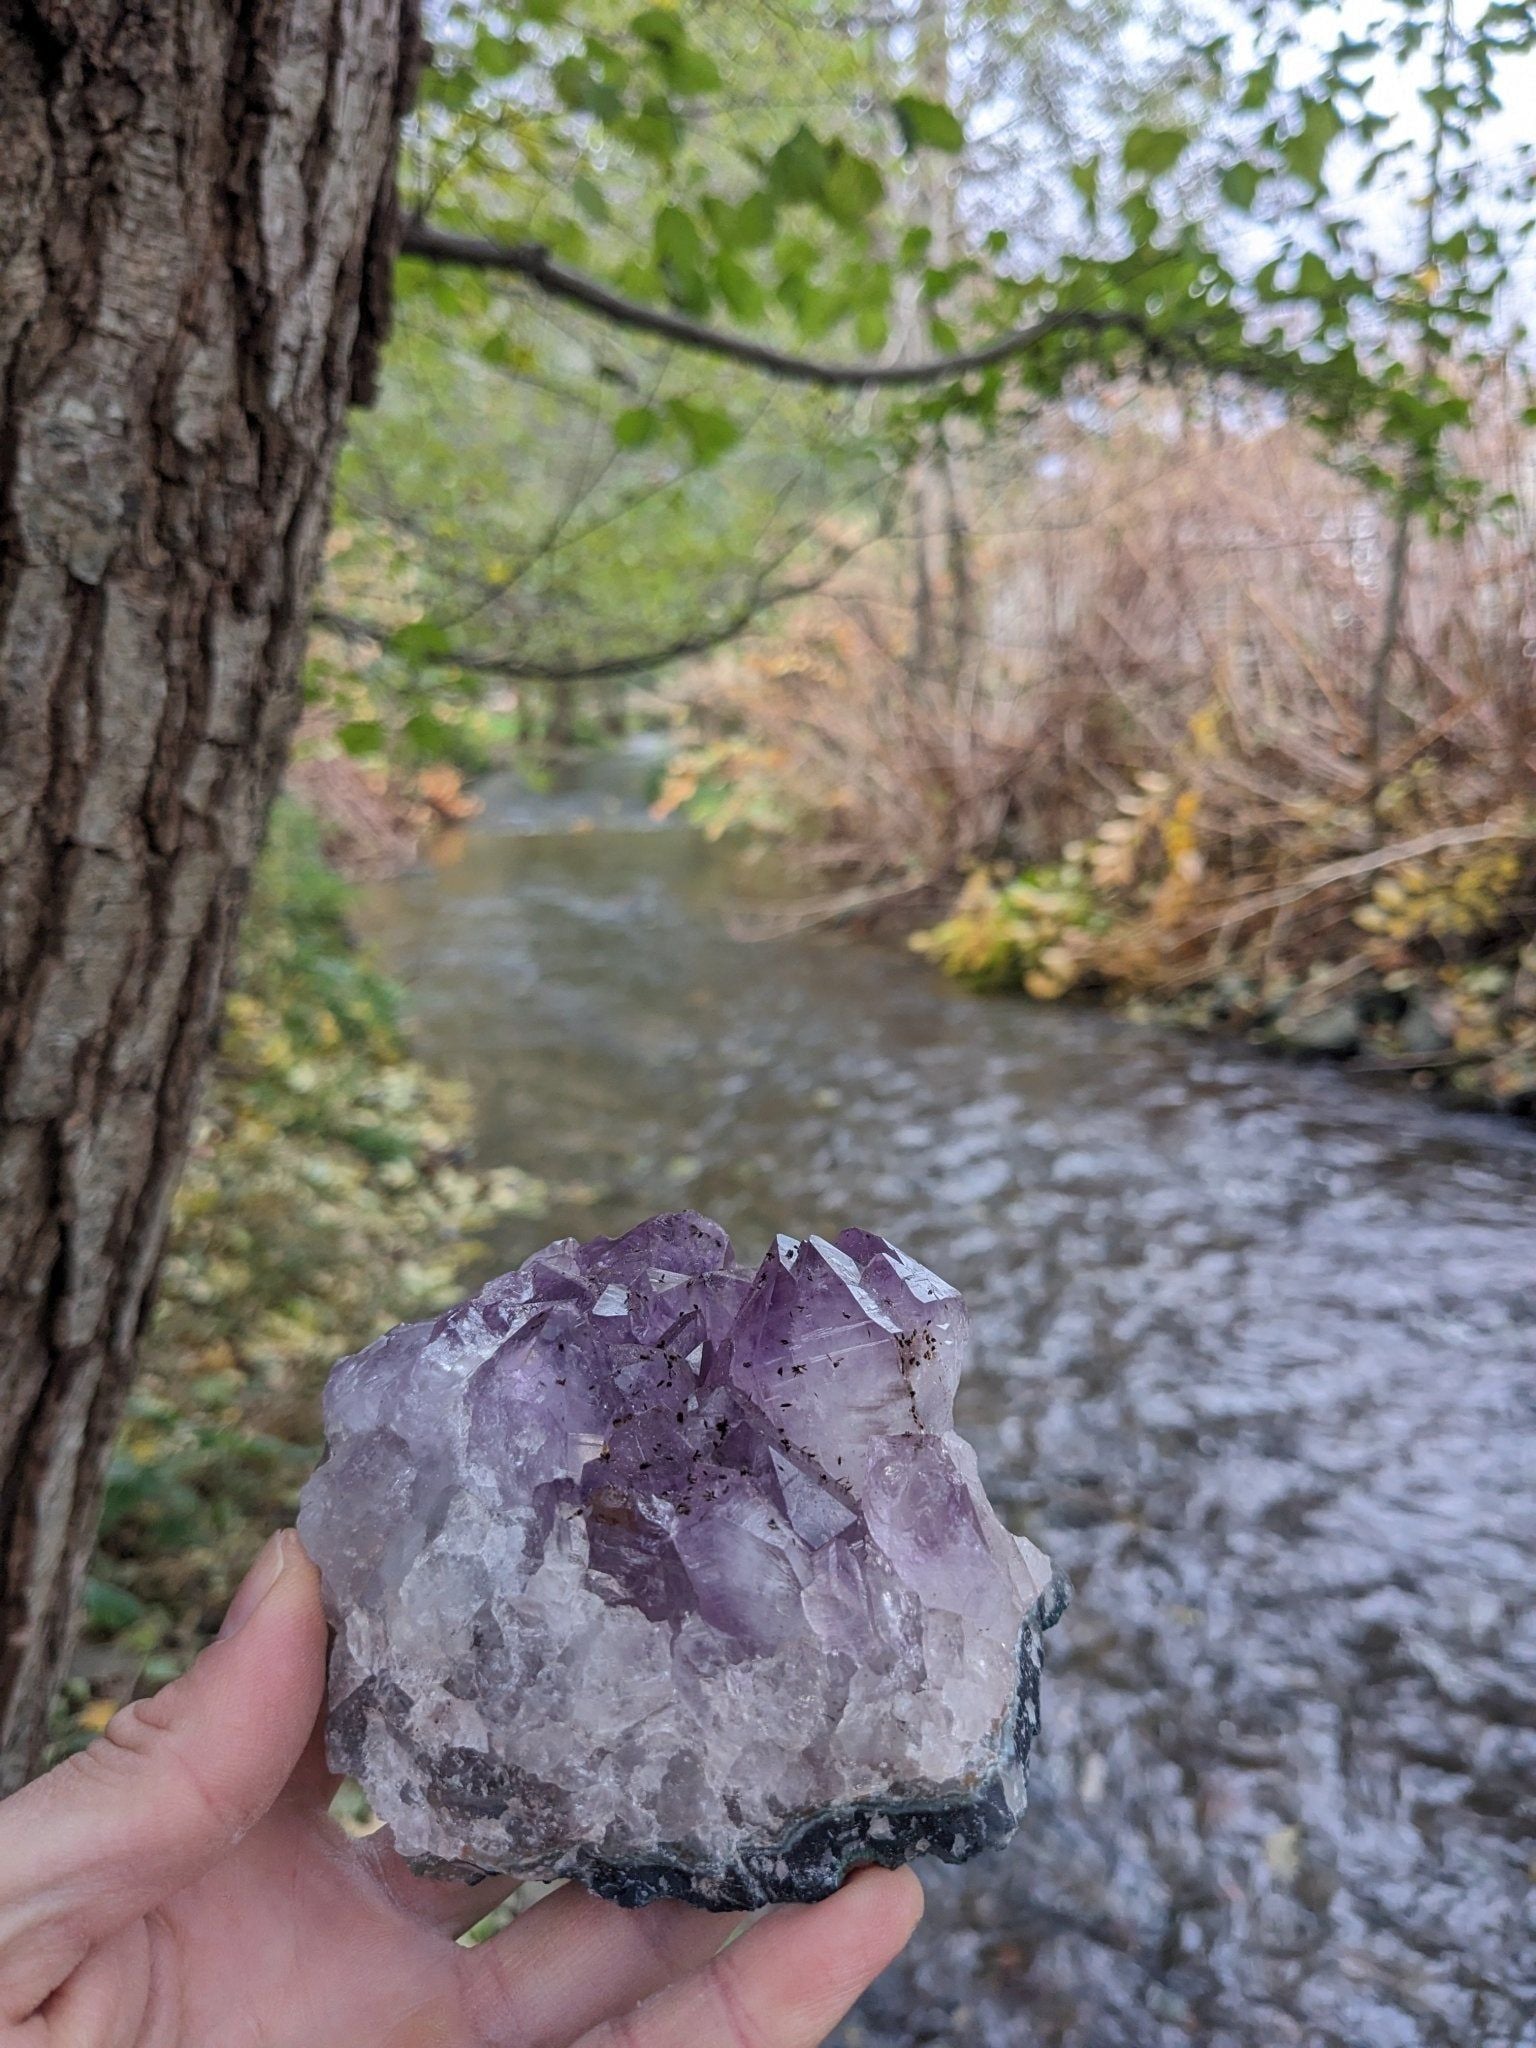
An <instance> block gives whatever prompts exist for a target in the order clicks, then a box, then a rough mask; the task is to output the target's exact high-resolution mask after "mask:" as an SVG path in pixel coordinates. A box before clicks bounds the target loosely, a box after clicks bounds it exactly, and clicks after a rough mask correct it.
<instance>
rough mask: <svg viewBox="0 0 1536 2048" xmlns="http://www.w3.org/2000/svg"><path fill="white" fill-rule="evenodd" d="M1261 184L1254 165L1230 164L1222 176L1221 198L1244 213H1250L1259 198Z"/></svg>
mask: <svg viewBox="0 0 1536 2048" xmlns="http://www.w3.org/2000/svg"><path fill="white" fill-rule="evenodd" d="M1259 182H1260V180H1259V173H1258V171H1257V169H1256V168H1255V167H1254V166H1253V165H1252V164H1230V165H1229V166H1228V167H1227V169H1226V170H1224V171H1223V172H1222V174H1221V196H1222V198H1223V199H1225V200H1227V201H1228V202H1229V203H1230V204H1231V205H1233V206H1236V207H1240V208H1241V209H1242V211H1243V212H1244V213H1250V212H1252V210H1253V202H1254V200H1255V199H1256V198H1257V197H1258V192H1259Z"/></svg>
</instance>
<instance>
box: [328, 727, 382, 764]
mask: <svg viewBox="0 0 1536 2048" xmlns="http://www.w3.org/2000/svg"><path fill="white" fill-rule="evenodd" d="M336 737H337V739H339V740H340V741H341V744H342V746H343V747H344V748H345V750H346V751H347V753H349V754H352V755H354V756H356V757H357V758H359V759H360V758H361V757H362V756H363V755H365V754H381V753H383V751H384V728H383V726H382V725H380V723H379V721H378V720H377V719H376V718H349V719H348V720H347V722H346V724H345V725H338V726H337V728H336Z"/></svg>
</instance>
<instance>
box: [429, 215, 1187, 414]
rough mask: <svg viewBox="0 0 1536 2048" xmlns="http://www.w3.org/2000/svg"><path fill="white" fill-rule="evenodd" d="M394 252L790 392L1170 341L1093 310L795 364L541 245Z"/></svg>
mask: <svg viewBox="0 0 1536 2048" xmlns="http://www.w3.org/2000/svg"><path fill="white" fill-rule="evenodd" d="M400 247H401V252H402V254H404V255H407V256H422V257H425V258H427V260H428V261H430V262H433V263H458V264H463V265H465V266H466V267H468V268H469V269H472V270H498V271H505V272H509V273H510V274H511V275H513V276H515V277H523V278H526V279H527V280H528V282H529V283H530V284H533V285H536V286H537V287H538V289H539V290H540V291H542V292H546V293H548V294H549V296H550V297H552V298H557V299H568V300H569V301H570V302H571V303H572V304H574V305H578V306H584V307H585V308H586V309H587V311H588V312H591V313H597V314H600V315H601V316H602V317H603V318H604V319H605V320H608V321H610V322H612V323H613V325H615V326H618V327H633V328H637V329H638V330H639V331H640V332H642V333H645V334H655V335H659V336H660V337H661V338H662V339H663V340H665V341H673V342H677V343H679V344H680V345H681V346H682V347H684V348H691V349H696V350H699V351H701V352H702V353H704V354H706V355H715V356H725V357H727V358H729V359H730V360H731V361H732V362H738V363H749V364H751V366H752V367H753V368H754V369H757V370H761V371H763V373H764V374H765V375H767V376H769V377H783V378H786V379H788V380H790V381H791V382H794V383H798V384H819V385H823V386H825V387H827V388H829V389H840V390H866V389H870V388H873V387H875V386H880V385H896V386H900V385H914V384H941V383H946V382H949V381H952V380H953V379H955V378H957V377H964V376H968V375H969V374H970V373H971V372H973V371H975V370H988V369H991V368H992V367H993V366H994V365H996V364H998V363H1005V362H1008V361H1009V360H1010V359H1011V358H1012V357H1014V356H1019V355H1024V354H1026V353H1027V352H1028V351H1029V350H1030V349H1032V348H1035V347H1037V346H1038V345H1039V344H1040V343H1041V342H1042V341H1048V340H1049V339H1050V338H1051V336H1052V335H1056V334H1070V333H1078V334H1117V333H1118V334H1126V335H1130V336H1133V337H1134V338H1136V339H1137V340H1139V341H1140V342H1141V344H1142V345H1143V347H1144V348H1146V349H1147V350H1148V352H1149V353H1153V354H1157V353H1164V352H1166V351H1167V350H1168V347H1169V342H1170V337H1169V336H1167V335H1166V334H1158V333H1156V332H1154V330H1153V329H1152V327H1151V326H1150V325H1149V323H1148V322H1147V321H1146V320H1144V319H1143V318H1141V316H1140V315H1138V314H1136V313H1132V312H1128V311H1109V310H1106V309H1103V308H1099V307H1093V306H1063V307H1061V308H1059V309H1058V310H1057V311H1056V312H1053V313H1046V314H1044V315H1043V316H1042V317H1041V318H1040V319H1039V320H1035V321H1032V322H1031V323H1030V325H1029V326H1027V327H1016V328H1014V329H1012V330H1011V331H1010V332H1009V333H1007V334H1002V335H999V336H998V338H997V339H996V340H995V341H989V342H986V343H984V344H983V346H982V347H980V348H974V349H966V350H962V351H961V352H959V353H958V354H955V355H949V356H932V357H929V358H928V359H927V360H926V361H923V362H916V363H837V362H828V361H826V360H825V359H822V358H818V357H814V356H799V355H794V354H791V353H790V352H789V351H788V350H785V349H778V348H774V347H772V346H770V344H769V343H767V342H763V341H753V340H751V339H750V338H749V337H748V336H746V335H742V334H729V333H726V332H725V331H723V330H722V329H720V328H718V327H708V326H706V325H705V324H704V323H703V321H700V320H690V319H688V318H687V316H686V315H684V314H681V313H672V312H668V311H667V310H666V309H665V308H664V307H661V306H647V305H643V304H642V303H641V302H640V301H639V300H637V299H626V298H623V297H621V296H620V294H619V293H617V292H613V291H610V290H609V289H608V287H607V286H606V285H604V284H599V283H598V281H597V280H596V279H595V278H591V277H586V276H583V275H582V273H581V272H580V271H576V270H568V269H567V268H566V267H565V265H564V264H562V263H557V262H556V261H555V259H554V257H553V256H551V254H550V253H549V251H548V249H546V248H545V247H544V246H543V245H542V244H541V243H538V242H498V241H493V240H491V239H490V238H489V237H486V236H480V235H456V234H449V233H448V232H446V231H445V230H444V229H442V228H434V227H431V226H429V225H428V223H427V222H425V221H423V220H409V221H407V222H406V224H405V228H404V232H403V234H402V236H401V243H400Z"/></svg>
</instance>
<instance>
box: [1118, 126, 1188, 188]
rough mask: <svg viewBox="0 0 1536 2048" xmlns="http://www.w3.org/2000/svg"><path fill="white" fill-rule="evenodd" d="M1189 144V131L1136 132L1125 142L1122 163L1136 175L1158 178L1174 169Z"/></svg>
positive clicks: (1141, 130)
mask: <svg viewBox="0 0 1536 2048" xmlns="http://www.w3.org/2000/svg"><path fill="white" fill-rule="evenodd" d="M1189 143H1190V134H1189V130H1188V129H1187V128H1152V127H1141V128H1133V129H1132V130H1131V132H1130V134H1129V135H1127V136H1126V138H1125V147H1124V149H1123V150H1122V151H1121V159H1122V161H1123V163H1124V165H1125V168H1126V170H1127V171H1129V172H1131V173H1132V174H1133V175H1137V174H1139V175H1141V176H1143V177H1147V178H1158V177H1161V176H1162V174H1163V173H1164V171H1171V170H1172V169H1173V167H1174V165H1175V164H1176V163H1177V162H1178V160H1179V158H1180V157H1181V156H1182V155H1183V154H1184V152H1185V150H1186V149H1188V147H1189Z"/></svg>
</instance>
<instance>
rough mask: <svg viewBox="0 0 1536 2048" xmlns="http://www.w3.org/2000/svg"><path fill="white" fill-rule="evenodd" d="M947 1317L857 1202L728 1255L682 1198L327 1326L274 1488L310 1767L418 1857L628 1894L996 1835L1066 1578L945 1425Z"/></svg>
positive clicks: (803, 1882)
mask: <svg viewBox="0 0 1536 2048" xmlns="http://www.w3.org/2000/svg"><path fill="white" fill-rule="evenodd" d="M967 1348H968V1334H967V1327H966V1321H965V1313H964V1307H963V1304H962V1303H961V1301H960V1298H959V1296H958V1295H957V1294H956V1293H955V1291H954V1290H953V1289H952V1288H950V1287H948V1286H946V1285H945V1283H944V1282H942V1281H940V1280H938V1279H937V1278H936V1277H935V1276H934V1275H933V1274H931V1273H929V1272H927V1271H926V1269H925V1268H923V1267H921V1266H918V1265H916V1264H915V1262H913V1261H912V1260H910V1259H907V1258H906V1257H905V1256H904V1255H903V1254H902V1253H900V1252H898V1251H896V1250H895V1248H894V1247H892V1246H890V1245H888V1244H887V1243H886V1242H885V1240H884V1239H881V1238H878V1237H875V1236H873V1235H871V1234H870V1233H868V1232H863V1231H845V1232H844V1233H843V1234H842V1236H841V1237H840V1238H839V1239H838V1240H837V1242H836V1244H827V1243H825V1242H823V1241H822V1240H820V1239H815V1238H811V1239H807V1240H806V1241H805V1242H804V1243H802V1244H797V1243H795V1242H794V1241H793V1240H791V1239H785V1238H781V1239H780V1240H779V1241H778V1243H777V1244H776V1245H775V1247H774V1248H773V1250H772V1251H771V1252H770V1253H769V1255H768V1257H767V1258H766V1259H765V1260H764V1261H763V1264H762V1265H761V1266H760V1267H759V1268H758V1270H757V1272H756V1273H755V1274H752V1273H749V1272H747V1271H746V1270H745V1269H743V1268H741V1267H739V1266H737V1265H736V1263H735V1260H734V1256H733V1254H732V1252H731V1248H730V1243H729V1240H728V1239H727V1238H726V1236H725V1233H724V1232H723V1231H721V1230H720V1229H719V1227H718V1226H717V1225H715V1224H711V1223H707V1222H706V1221H705V1220H704V1219H703V1218H701V1217H697V1216H693V1215H681V1216H663V1217H657V1218H654V1219H653V1220H652V1221H651V1222H650V1223H648V1224H642V1225H641V1226H640V1227H639V1228H638V1229H637V1230H635V1231H631V1232H630V1233H629V1234H628V1236H626V1237H624V1238H619V1239H616V1240H610V1239H596V1240H594V1241H593V1242H592V1243H590V1244H586V1245H578V1244H576V1243H574V1242H573V1241H570V1240H566V1241H564V1242H562V1243H560V1244H557V1245H552V1246H550V1247H549V1248H548V1249H547V1250H546V1251H544V1252H542V1253H539V1254H537V1255H536V1256H535V1257H534V1258H533V1259H530V1260H529V1261H527V1262H526V1264H525V1265H524V1266H522V1267H520V1268H519V1269H518V1271H517V1272H516V1273H515V1274H508V1275H506V1276H504V1277H503V1278H502V1279H501V1280H499V1281H493V1282H492V1283H491V1284H490V1286H489V1287H487V1288H486V1289H484V1290H483V1292H482V1293H481V1294H480V1295H478V1296H477V1297H475V1299H474V1300H473V1301H471V1302H467V1303H465V1304H463V1306H462V1307H460V1308H459V1309H456V1310H452V1311H450V1312H449V1314H448V1315H446V1316H444V1317H441V1318H439V1320H438V1321H437V1322H435V1323H432V1324H421V1325H415V1326H411V1327H406V1328H402V1329H400V1330H396V1331H392V1332H391V1333H390V1334H389V1335H388V1336H387V1337H384V1338H381V1339H380V1340H379V1342H378V1343H377V1344H376V1345H373V1346H372V1347H370V1349H369V1350H368V1351H365V1352H362V1353H359V1354H358V1355H357V1356H356V1357H355V1358H351V1359H346V1360H343V1361H342V1363H341V1365H339V1366H338V1367H337V1368H336V1371H335V1373H334V1374H333V1375H332V1379H331V1383H330V1385H329V1386H328V1388H327V1391H326V1427H327V1449H328V1456H327V1460H326V1462H325V1463H324V1464H323V1465H322V1466H321V1468H320V1470H319V1471H318V1472H317V1474H316V1475H315V1477H314V1478H313V1479H312V1480H311V1482H310V1484H309V1486H308V1487H307V1488H306V1489H305V1496H304V1501H303V1505H302V1509H301V1514H300V1529H301V1531H302V1533H303V1535H304V1538H305V1541H306V1543H307V1544H308V1545H309V1548H310V1550H311V1553H312V1554H313V1555H314V1556H315V1558H316V1560H317V1562H318V1563H319V1565H320V1567H321V1572H322V1577H323V1580H324V1585H325V1591H326V1599H327V1606H328V1610H329V1612H330V1616H331V1619H332V1622H333V1624H334V1625H335V1628H336V1632H337V1633H336V1641H335V1646H334V1649H333V1653H332V1662H331V1713H330V1720H329V1752H330V1757H331V1761H332V1764H333V1766H334V1767H336V1768H337V1769H340V1770H344V1771H347V1772H350V1773H351V1774H352V1775H354V1776H356V1777H357V1778H359V1779H360V1780H361V1782H362V1784H363V1786H364V1788H365V1789H366V1790H367V1792H368V1794H369V1796H370V1798H371V1799H372V1801H373V1804H374V1806H375V1809H376V1810H377V1811H378V1812H379V1814H380V1815H381V1817H382V1818H384V1819H385V1820H387V1821H388V1822H389V1823H390V1824H391V1826H392V1828H393V1830H394V1835H395V1840H396V1843H397V1846H398V1847H399V1848H400V1850H401V1852H402V1853H403V1854H404V1855H406V1856H407V1857H409V1858H410V1860H411V1862H412V1863H413V1865H414V1867H415V1868H417V1869H418V1870H421V1871H424V1872H427V1873H430V1874H435V1875H439V1876H448V1877H459V1878H465V1879H473V1878H477V1877H480V1876H485V1875H489V1874H491V1873H492V1872H500V1871H515V1872H517V1873H518V1874H520V1875H523V1876H529V1877H541V1878H554V1877H573V1878H576V1879H578V1880H579V1881H580V1882H581V1883H583V1884H585V1885H586V1886H588V1887H589V1888H590V1889H591V1890H592V1891H594V1892H597V1893H599V1894H601V1895H602V1896H604V1897H607V1898H612V1899H616V1900H618V1901H619V1902H620V1903H621V1904H624V1905H628V1906H640V1905H645V1904H647V1903H649V1902H650V1901H652V1900H655V1899H662V1898H668V1899H680V1900H685V1901H687V1902H688V1903H690V1904H693V1905H699V1906H705V1907H710V1908H713V1909H716V1910H722V1911H723V1910H727V1909H735V1908H741V1907H753V1906H759V1905H766V1904H771V1903H774V1902H776V1901H779V1900H798V1901H810V1900H814V1899H818V1898H823V1897H825V1896H826V1895H827V1894H828V1893H829V1892H831V1891H834V1890H835V1889H836V1888H837V1886H838V1885H839V1884H840V1883H841V1882H842V1880H843V1878H844V1877H845V1876H846V1875H847V1873H848V1871H849V1870H850V1869H852V1868H853V1867H855V1866H856V1865H858V1864H862V1863H883V1864H886V1865H895V1864H899V1863H905V1862H908V1861H910V1860H911V1859H912V1858H914V1857H917V1856H923V1855H935V1856H939V1857H942V1858H943V1859H944V1860H946V1861H948V1862H961V1861H964V1860H965V1859H966V1858H967V1857H970V1856H973V1855H975V1854H976V1853H977V1852H978V1851H980V1850H982V1849H985V1848H990V1847H993V1846H996V1845H998V1844H1000V1843H1002V1842H1005V1841H1006V1840H1007V1839H1008V1838H1009V1837H1010V1836H1011V1835H1012V1833H1013V1832H1014V1830H1015V1828H1016V1827H1017V1825H1018V1822H1019V1819H1020V1817H1021V1815H1022V1813H1023V1810H1024V1803H1025V1790H1026V1771H1027V1764H1028V1758H1029V1751H1030V1746H1031V1743H1032V1741H1033V1738H1034V1736H1035V1734H1036V1732H1037V1730H1038V1727H1039V1679H1040V1660H1041V1634H1042V1631H1043V1630H1044V1629H1046V1628H1048V1627H1049V1626H1050V1625H1051V1624H1052V1623H1053V1622H1054V1621H1055V1620H1056V1619H1057V1617H1058V1615H1059V1614H1060V1612H1061V1610H1062V1607H1063V1606H1064V1605H1065V1597H1066V1596H1065V1588H1064V1587H1063V1585H1062V1583H1061V1581H1060V1580H1059V1579H1058V1578H1053V1576H1052V1575H1051V1572H1050V1568H1049V1565H1048V1563H1047V1560H1046V1559H1045V1558H1044V1557H1043V1556H1042V1555H1041V1553H1040V1552H1039V1551H1037V1550H1035V1549H1034V1547H1033V1546H1032V1545H1030V1544H1028V1543H1026V1542H1024V1541H1023V1540H1022V1539H1020V1538H1015V1537H1011V1536H1009V1535H1008V1534H1007V1532H1006V1531H1005V1530H1004V1529H1003V1528H1002V1526H1001V1524H1000V1523H999V1522H998V1521H997V1518H996V1516H995V1515H994V1514H993V1512H992V1510H991V1508H990V1507H989V1506H988V1504H987V1501H986V1498H985V1495H984V1494H983V1493H982V1490H981V1486H980V1483H979V1480H978V1478H977V1475H976V1465H975V1458H974V1455H973V1454H972V1452H971V1451H970V1448H969V1446H968V1445H966V1444H965V1442H964V1441H963V1439H961V1438H960V1437H958V1436H956V1435H955V1433H954V1431H953V1427H952V1413H953V1396H954V1389H955V1383H956V1381H957V1379H958V1377H959V1372H960V1369H961V1365H962V1363H963V1361H964V1357H965V1355H966V1351H967Z"/></svg>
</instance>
